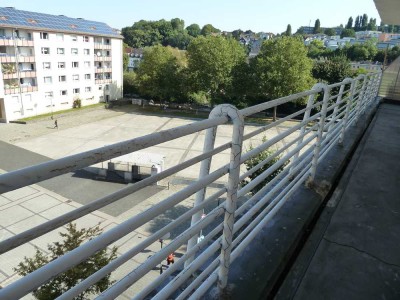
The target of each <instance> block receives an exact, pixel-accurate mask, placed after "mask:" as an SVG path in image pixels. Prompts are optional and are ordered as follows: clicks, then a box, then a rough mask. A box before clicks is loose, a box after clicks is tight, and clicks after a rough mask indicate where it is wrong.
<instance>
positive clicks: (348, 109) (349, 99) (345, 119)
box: [339, 80, 356, 145]
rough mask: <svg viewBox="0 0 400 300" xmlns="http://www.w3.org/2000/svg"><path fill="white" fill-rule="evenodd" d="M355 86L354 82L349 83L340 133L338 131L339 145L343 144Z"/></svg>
mask: <svg viewBox="0 0 400 300" xmlns="http://www.w3.org/2000/svg"><path fill="white" fill-rule="evenodd" d="M355 86H356V81H355V80H352V81H351V85H350V94H349V96H348V98H347V103H346V113H345V115H344V118H343V123H342V127H341V131H340V138H339V145H342V144H343V140H344V134H345V131H346V126H347V123H348V121H349V114H350V107H351V105H352V103H353V95H354V88H355Z"/></svg>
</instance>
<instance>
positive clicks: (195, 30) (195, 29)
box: [186, 24, 201, 37]
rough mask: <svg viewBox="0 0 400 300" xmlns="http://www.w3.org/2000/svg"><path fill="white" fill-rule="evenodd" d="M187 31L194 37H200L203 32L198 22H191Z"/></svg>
mask: <svg viewBox="0 0 400 300" xmlns="http://www.w3.org/2000/svg"><path fill="white" fill-rule="evenodd" d="M186 31H187V33H188V34H189V35H190V36H192V37H198V36H199V35H200V34H201V29H200V26H199V25H198V24H191V25H189V26H188V27H186Z"/></svg>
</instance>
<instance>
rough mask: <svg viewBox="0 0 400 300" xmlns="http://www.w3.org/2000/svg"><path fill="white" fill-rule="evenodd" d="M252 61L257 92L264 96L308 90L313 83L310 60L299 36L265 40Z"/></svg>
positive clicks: (276, 96) (277, 96)
mask: <svg viewBox="0 0 400 300" xmlns="http://www.w3.org/2000/svg"><path fill="white" fill-rule="evenodd" d="M255 60H256V66H255V68H256V74H257V79H258V81H259V82H258V86H259V89H260V94H262V95H264V97H267V98H268V99H275V98H279V97H284V96H287V95H290V94H294V93H298V92H301V91H304V90H308V89H310V88H311V86H312V85H313V84H314V79H313V77H312V76H311V69H312V66H313V64H312V60H311V59H309V58H308V57H307V49H306V47H305V46H304V44H303V41H302V39H299V38H296V37H286V36H284V37H281V38H278V39H273V40H267V41H265V42H264V43H263V44H262V46H261V51H260V53H259V55H258V56H257V57H256V58H255Z"/></svg>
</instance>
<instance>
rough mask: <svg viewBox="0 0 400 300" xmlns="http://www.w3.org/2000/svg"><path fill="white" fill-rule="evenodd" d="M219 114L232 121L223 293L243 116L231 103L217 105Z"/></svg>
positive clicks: (220, 275)
mask: <svg viewBox="0 0 400 300" xmlns="http://www.w3.org/2000/svg"><path fill="white" fill-rule="evenodd" d="M218 108H219V109H220V114H221V115H222V114H227V115H228V116H229V118H230V119H231V120H232V123H233V132H232V148H231V156H230V164H229V178H228V185H227V195H226V201H225V216H224V229H223V236H222V245H221V254H220V266H219V271H218V286H219V290H220V293H223V292H224V290H225V288H226V286H227V283H228V272H229V267H230V261H231V252H232V239H233V225H234V223H235V211H236V205H237V197H238V196H237V192H238V186H239V177H240V160H241V155H242V145H243V132H244V118H243V116H242V114H241V113H240V111H239V110H238V109H237V108H236V107H234V106H231V105H221V106H219V107H218Z"/></svg>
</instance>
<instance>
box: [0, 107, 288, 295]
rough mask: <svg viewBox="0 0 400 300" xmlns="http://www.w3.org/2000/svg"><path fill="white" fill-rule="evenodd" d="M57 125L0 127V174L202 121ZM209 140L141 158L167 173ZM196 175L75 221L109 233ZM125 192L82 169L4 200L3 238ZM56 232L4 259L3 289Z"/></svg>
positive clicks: (119, 119)
mask: <svg viewBox="0 0 400 300" xmlns="http://www.w3.org/2000/svg"><path fill="white" fill-rule="evenodd" d="M57 120H58V126H59V128H58V129H54V128H53V125H54V121H53V120H51V119H50V118H44V119H40V120H36V121H31V122H28V124H26V125H23V124H0V154H1V156H0V169H2V170H3V172H5V171H11V170H14V169H19V168H21V167H24V166H27V165H31V164H36V163H39V162H42V161H46V160H50V159H57V158H61V157H65V156H68V155H71V154H75V153H79V152H82V151H87V150H91V149H94V148H99V147H102V146H105V145H110V144H112V143H116V142H120V141H124V140H128V139H132V138H135V137H139V136H143V135H147V134H151V133H153V132H157V131H160V130H166V129H170V128H174V127H177V126H181V125H186V124H190V123H192V122H195V121H196V120H195V119H189V118H173V117H166V116H150V115H144V114H139V113H132V112H129V111H123V110H122V111H121V110H119V111H113V110H105V109H104V108H101V107H97V108H92V109H87V110H82V111H78V112H76V113H75V114H71V113H68V114H63V115H59V116H57ZM255 128H256V126H247V127H246V132H249V131H251V130H254V129H255ZM282 129H283V127H282V128H276V129H274V130H270V131H268V132H266V133H265V135H266V137H267V138H271V137H272V136H274V135H276V134H277V133H278V132H280V131H281V130H282ZM231 131H232V127H231V126H229V125H226V126H221V127H220V128H219V130H218V135H217V141H216V144H217V145H219V144H223V143H226V142H228V141H230V136H231ZM204 135H205V133H204V132H201V133H196V134H192V135H189V136H186V137H182V138H179V139H176V140H173V141H169V142H166V143H163V144H160V145H157V146H153V147H150V148H148V149H145V150H144V151H143V152H145V153H150V154H157V155H162V156H164V157H165V162H164V164H165V168H169V167H171V166H173V165H176V164H178V163H180V162H183V161H185V160H187V159H189V158H191V157H194V156H196V155H198V154H200V153H201V151H202V148H203V141H204ZM263 136H264V134H261V135H258V136H256V137H255V138H253V139H251V140H250V141H249V142H247V143H246V144H245V149H246V148H247V149H248V148H249V146H250V143H252V144H253V145H258V144H259V143H261V140H262V138H263ZM291 138H293V137H291ZM288 140H290V139H288ZM284 142H287V141H284ZM228 162H229V151H228V150H227V151H224V152H223V153H221V154H218V155H217V156H215V158H214V159H213V169H215V168H217V167H219V166H221V165H224V164H226V163H228ZM198 171H199V165H196V166H193V167H191V168H189V169H186V170H183V171H181V172H179V173H178V174H177V175H176V176H174V177H171V178H168V180H167V181H165V182H164V183H163V185H162V186H160V187H149V188H148V189H147V190H142V191H141V192H140V193H136V194H137V195H136V196H135V195H132V196H131V198H129V197H126V198H124V199H121V200H119V201H118V202H117V203H114V204H113V205H111V206H110V207H106V208H104V209H102V210H101V211H97V212H94V213H92V214H90V215H88V216H85V217H83V218H81V219H79V220H77V223H78V225H79V226H81V227H88V226H94V225H96V224H100V226H101V227H102V228H104V229H105V230H107V229H109V228H111V227H113V226H116V225H117V224H118V223H121V222H123V221H125V220H127V219H128V218H130V217H132V216H134V215H136V214H138V213H140V212H142V211H144V210H146V209H148V208H149V207H151V206H152V205H154V204H156V203H158V202H159V201H161V200H162V199H165V198H166V197H167V196H169V195H171V194H172V193H173V192H175V191H177V190H180V189H181V188H182V187H183V186H185V184H187V182H190V181H192V180H195V179H196V178H197V176H198ZM221 184H223V181H221ZM124 186H125V185H124V184H117V183H108V182H99V181H95V180H93V178H91V177H90V175H88V173H87V172H86V171H79V172H75V173H71V174H66V175H63V176H60V177H58V178H54V179H50V180H47V181H45V182H42V183H38V184H37V185H33V186H30V187H25V188H22V189H19V190H16V191H12V192H9V193H6V194H3V195H0V215H1V218H0V240H4V239H6V238H8V237H10V236H12V235H14V234H17V233H20V232H22V231H24V230H26V229H28V228H31V227H32V226H35V225H38V224H40V223H43V222H45V221H46V220H48V219H51V218H54V217H57V216H59V215H61V214H63V213H65V212H68V211H71V210H73V209H74V208H75V207H78V206H80V205H82V204H86V203H88V202H90V201H93V200H95V199H97V198H99V197H101V196H104V195H106V194H109V193H111V192H113V191H116V190H118V189H121V188H123V187H124ZM192 205H193V199H192V198H190V199H187V200H186V201H184V202H183V203H181V207H180V208H179V209H180V210H182V209H183V210H186V209H187V208H189V207H191V206H192ZM179 209H178V210H177V211H175V213H172V214H171V213H169V214H165V215H163V216H160V218H158V219H155V220H153V222H150V223H149V224H146V225H145V226H143V227H141V228H139V229H137V230H136V231H135V232H132V233H131V234H130V235H129V236H126V237H124V238H123V239H121V240H119V241H118V242H117V245H118V246H119V253H124V252H125V251H127V250H128V249H130V248H131V247H133V246H134V245H135V244H136V243H137V241H140V239H141V238H142V237H145V236H148V235H150V234H152V233H153V232H155V231H156V230H158V229H159V228H161V227H162V226H165V224H167V223H169V222H170V221H171V220H172V219H174V218H176V217H177V216H179V214H180V213H181V211H179ZM57 232H58V230H55V231H54V232H51V233H49V234H47V235H45V236H43V237H40V238H38V239H36V240H34V241H32V242H31V243H29V244H26V245H23V246H20V247H18V248H17V249H15V250H13V251H11V252H9V253H6V254H4V255H1V256H0V285H3V286H4V285H7V284H8V283H10V282H12V281H13V280H15V279H16V278H17V277H18V276H17V275H16V274H15V272H14V271H13V267H15V266H16V265H17V264H18V262H19V261H21V260H22V258H23V257H24V256H31V255H32V254H33V253H34V249H35V247H39V248H40V249H42V250H45V249H46V244H47V243H49V242H52V241H54V240H57V239H58V234H57ZM159 247H160V244H159V243H154V244H153V245H151V246H150V247H149V248H148V249H146V251H145V252H144V253H141V254H139V255H137V256H135V257H134V258H133V259H131V260H130V261H129V262H127V263H126V264H124V265H123V266H122V267H121V268H119V269H118V271H116V272H114V273H113V275H114V277H116V278H120V277H121V276H123V275H125V274H127V273H128V272H129V271H130V270H132V267H134V266H137V265H138V264H139V263H141V262H143V261H144V260H145V259H146V258H147V257H149V256H150V255H152V254H153V253H154V251H157V250H158V249H159ZM182 251H184V249H182ZM158 274H159V271H158V270H153V271H151V272H150V273H148V274H147V275H146V276H145V277H143V278H142V280H141V282H139V283H138V284H136V285H135V287H133V288H131V289H129V290H128V291H127V292H126V293H125V294H124V295H123V296H121V299H127V298H128V297H129V296H132V295H134V294H135V291H136V290H137V289H140V287H141V286H142V285H143V284H144V283H145V282H146V281H147V280H151V278H155V277H156V276H157V275H158Z"/></svg>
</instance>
